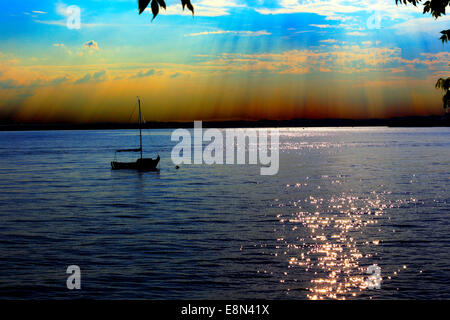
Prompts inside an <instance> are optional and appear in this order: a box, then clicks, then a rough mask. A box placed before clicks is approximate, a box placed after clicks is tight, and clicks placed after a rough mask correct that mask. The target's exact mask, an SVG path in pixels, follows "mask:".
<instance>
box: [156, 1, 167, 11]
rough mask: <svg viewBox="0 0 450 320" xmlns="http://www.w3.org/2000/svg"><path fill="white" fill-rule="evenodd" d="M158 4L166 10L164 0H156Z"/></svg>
mask: <svg viewBox="0 0 450 320" xmlns="http://www.w3.org/2000/svg"><path fill="white" fill-rule="evenodd" d="M158 3H159V5H160V6H161V7H162V8H164V10H166V3H165V2H164V0H158Z"/></svg>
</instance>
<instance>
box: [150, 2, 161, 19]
mask: <svg viewBox="0 0 450 320" xmlns="http://www.w3.org/2000/svg"><path fill="white" fill-rule="evenodd" d="M151 7H152V13H153V19H152V21H153V20H155V18H156V16H157V15H158V13H159V4H158V1H157V0H152V3H151Z"/></svg>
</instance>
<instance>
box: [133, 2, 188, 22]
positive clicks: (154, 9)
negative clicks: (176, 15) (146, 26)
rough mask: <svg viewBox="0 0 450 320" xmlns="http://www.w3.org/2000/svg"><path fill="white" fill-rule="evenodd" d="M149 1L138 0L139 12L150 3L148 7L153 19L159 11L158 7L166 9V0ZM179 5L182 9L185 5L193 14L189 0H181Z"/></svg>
mask: <svg viewBox="0 0 450 320" xmlns="http://www.w3.org/2000/svg"><path fill="white" fill-rule="evenodd" d="M151 2H152V3H150V0H139V14H141V13H142V12H144V10H145V9H146V8H147V7H148V4H149V3H150V7H151V9H152V13H153V19H152V21H153V20H154V19H155V18H156V16H157V15H158V13H159V7H161V8H163V9H164V10H166V2H165V1H164V0H151ZM181 5H182V6H183V10H184V8H185V7H187V8H188V9H189V10H191V11H192V14H194V7H193V6H192V4H191V0H181Z"/></svg>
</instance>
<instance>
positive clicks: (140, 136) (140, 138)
mask: <svg viewBox="0 0 450 320" xmlns="http://www.w3.org/2000/svg"><path fill="white" fill-rule="evenodd" d="M138 103H139V142H140V145H141V159H142V120H141V99H140V98H139V97H138Z"/></svg>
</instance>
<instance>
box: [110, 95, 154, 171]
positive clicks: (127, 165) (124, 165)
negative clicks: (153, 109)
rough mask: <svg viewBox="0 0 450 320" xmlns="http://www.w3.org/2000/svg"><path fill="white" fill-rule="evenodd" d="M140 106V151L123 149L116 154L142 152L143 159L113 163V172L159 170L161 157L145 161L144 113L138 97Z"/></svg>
mask: <svg viewBox="0 0 450 320" xmlns="http://www.w3.org/2000/svg"><path fill="white" fill-rule="evenodd" d="M137 99H138V105H139V144H140V147H139V149H121V150H116V152H119V153H120V152H140V154H141V157H140V158H139V159H137V160H136V161H135V162H118V161H111V168H112V169H113V170H120V169H132V170H139V171H155V170H157V166H158V163H159V160H160V157H159V155H158V157H157V158H156V159H152V158H148V159H144V158H143V154H142V113H141V99H140V98H139V97H138V98H137Z"/></svg>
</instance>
